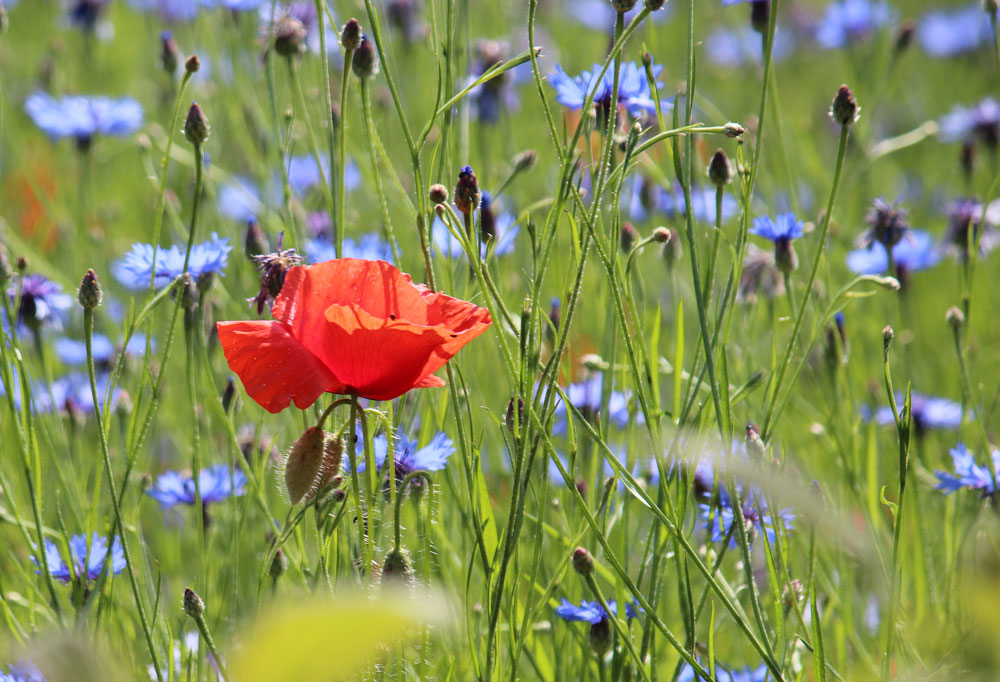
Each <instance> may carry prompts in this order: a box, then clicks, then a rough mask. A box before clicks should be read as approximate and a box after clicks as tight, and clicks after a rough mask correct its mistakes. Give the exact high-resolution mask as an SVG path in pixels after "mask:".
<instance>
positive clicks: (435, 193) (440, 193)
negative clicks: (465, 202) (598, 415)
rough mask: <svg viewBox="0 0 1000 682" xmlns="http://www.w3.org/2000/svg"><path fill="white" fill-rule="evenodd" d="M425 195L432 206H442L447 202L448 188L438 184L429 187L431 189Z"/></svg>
mask: <svg viewBox="0 0 1000 682" xmlns="http://www.w3.org/2000/svg"><path fill="white" fill-rule="evenodd" d="M427 194H428V197H429V198H430V200H431V203H432V204H435V205H437V204H443V203H446V202H447V201H448V188H447V187H445V186H444V185H442V184H440V183H436V184H433V185H431V189H430V191H429V192H428V193H427Z"/></svg>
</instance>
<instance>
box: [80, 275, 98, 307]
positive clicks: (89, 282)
mask: <svg viewBox="0 0 1000 682" xmlns="http://www.w3.org/2000/svg"><path fill="white" fill-rule="evenodd" d="M103 296H104V294H103V293H102V292H101V285H100V283H99V282H98V281H97V274H96V273H95V272H94V270H93V268H91V269H89V270H87V274H86V275H84V276H83V281H82V282H81V283H80V291H79V292H78V293H77V299H78V300H79V301H80V305H81V306H83V309H84V310H93V309H94V308H96V307H97V306H99V305H101V298H103Z"/></svg>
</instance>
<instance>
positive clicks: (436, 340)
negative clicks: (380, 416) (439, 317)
mask: <svg viewBox="0 0 1000 682" xmlns="http://www.w3.org/2000/svg"><path fill="white" fill-rule="evenodd" d="M326 318H327V320H328V324H327V326H326V329H325V330H324V332H323V334H321V335H319V336H317V337H316V338H315V339H310V343H309V344H308V345H309V348H310V350H312V351H313V352H314V353H316V355H318V356H319V357H321V358H322V359H323V361H324V362H326V363H327V364H328V365H329V366H330V368H331V369H332V370H333V371H334V372H336V374H337V376H338V377H340V379H341V381H343V382H344V384H346V385H347V386H348V388H349V390H350V391H353V392H356V393H357V395H359V396H361V397H364V398H370V399H372V400H392V399H393V398H396V397H398V396H400V395H402V394H403V393H406V392H407V391H409V390H410V389H412V388H415V387H416V386H417V385H418V384H421V382H423V381H424V380H425V379H427V377H428V375H429V374H430V373H431V372H432V371H433V370H429V369H427V365H428V362H429V361H430V359H431V358H436V357H437V356H439V355H441V354H443V348H444V346H445V344H446V342H447V341H449V340H450V339H449V337H448V332H447V330H444V329H442V328H439V327H424V326H421V325H415V324H411V323H410V322H407V321H405V320H393V319H383V318H378V317H375V316H374V315H371V314H369V313H368V312H366V311H365V310H362V309H361V308H360V307H359V306H343V305H336V304H334V305H331V306H330V307H329V308H327V310H326ZM314 343H315V345H314ZM449 357H450V355H449ZM446 361H447V358H446V359H445V360H442V361H441V362H440V363H439V364H437V367H440V366H441V364H444V362H446ZM425 385H426V384H425ZM435 385H440V384H435Z"/></svg>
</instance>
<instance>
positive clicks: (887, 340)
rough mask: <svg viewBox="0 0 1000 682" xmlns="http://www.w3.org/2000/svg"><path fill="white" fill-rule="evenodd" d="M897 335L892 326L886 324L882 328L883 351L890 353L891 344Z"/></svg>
mask: <svg viewBox="0 0 1000 682" xmlns="http://www.w3.org/2000/svg"><path fill="white" fill-rule="evenodd" d="M895 336H896V332H894V331H892V327H890V326H889V325H886V326H885V327H884V328H883V329H882V352H883V353H888V352H889V346H890V345H892V339H893V338H894V337H895Z"/></svg>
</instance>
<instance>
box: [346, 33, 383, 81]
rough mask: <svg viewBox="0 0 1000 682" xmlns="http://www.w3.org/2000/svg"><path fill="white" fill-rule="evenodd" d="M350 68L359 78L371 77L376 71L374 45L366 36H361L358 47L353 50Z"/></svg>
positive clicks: (376, 63)
mask: <svg viewBox="0 0 1000 682" xmlns="http://www.w3.org/2000/svg"><path fill="white" fill-rule="evenodd" d="M351 69H352V70H353V71H354V75H355V76H357V77H358V78H360V79H361V80H364V79H366V78H372V77H373V76H374V75H375V74H377V73H378V55H377V54H375V45H373V44H372V41H370V40H368V36H365V35H363V36H361V42H360V43H359V44H358V49H356V50H355V51H354V59H353V61H351Z"/></svg>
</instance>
